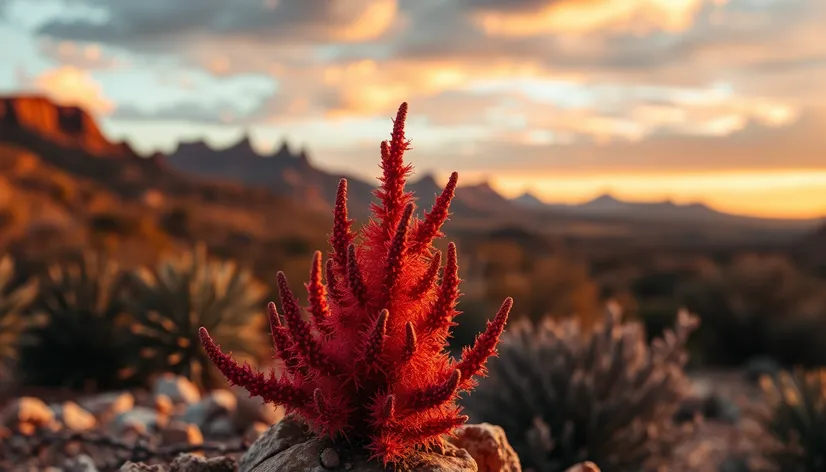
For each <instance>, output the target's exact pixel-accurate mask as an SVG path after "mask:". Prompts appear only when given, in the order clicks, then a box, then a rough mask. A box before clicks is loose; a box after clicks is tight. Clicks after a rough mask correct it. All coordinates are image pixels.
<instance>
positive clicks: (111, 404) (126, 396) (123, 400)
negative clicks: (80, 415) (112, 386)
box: [78, 392, 135, 422]
mask: <svg viewBox="0 0 826 472" xmlns="http://www.w3.org/2000/svg"><path fill="white" fill-rule="evenodd" d="M78 404H79V405H80V407H81V408H83V409H84V410H86V411H88V412H89V413H91V414H93V415H95V417H97V418H98V419H99V420H101V421H102V422H108V421H109V420H111V419H112V418H114V417H116V416H118V415H120V414H121V413H124V412H126V411H129V410H131V409H132V408H134V407H135V396H134V395H132V394H131V393H129V392H111V393H103V394H100V395H95V396H92V397H87V398H83V399H81V400H80V401H78Z"/></svg>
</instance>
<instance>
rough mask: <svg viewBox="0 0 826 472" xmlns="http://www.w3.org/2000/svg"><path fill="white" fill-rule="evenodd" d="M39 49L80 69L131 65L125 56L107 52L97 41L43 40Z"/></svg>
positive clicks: (58, 60)
mask: <svg viewBox="0 0 826 472" xmlns="http://www.w3.org/2000/svg"><path fill="white" fill-rule="evenodd" d="M39 50H40V52H41V53H42V54H43V55H44V56H46V57H47V58H49V59H51V60H53V61H55V62H57V63H59V64H62V65H67V66H73V67H77V68H80V69H86V70H90V69H97V70H100V69H114V68H120V67H126V66H128V65H129V63H128V62H127V61H126V60H124V59H123V58H119V57H115V56H112V55H109V54H107V53H105V52H104V51H103V49H102V48H101V46H100V45H99V44H97V43H86V44H83V43H76V42H73V41H50V40H43V41H41V42H40V44H39Z"/></svg>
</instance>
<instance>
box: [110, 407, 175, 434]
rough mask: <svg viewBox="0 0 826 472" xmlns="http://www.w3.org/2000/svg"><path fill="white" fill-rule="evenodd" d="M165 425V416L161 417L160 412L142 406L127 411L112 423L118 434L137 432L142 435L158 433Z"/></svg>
mask: <svg viewBox="0 0 826 472" xmlns="http://www.w3.org/2000/svg"><path fill="white" fill-rule="evenodd" d="M163 425H164V417H163V416H161V415H159V414H158V412H157V411H155V410H153V409H150V408H146V407H142V406H139V407H135V408H133V409H131V410H129V411H125V412H123V413H121V414H120V415H118V416H117V417H116V418H115V419H114V421H112V426H113V427H114V429H115V431H116V432H117V433H124V432H127V431H135V432H138V433H140V434H145V433H147V432H150V431H156V430H157V429H158V428H159V427H160V426H163Z"/></svg>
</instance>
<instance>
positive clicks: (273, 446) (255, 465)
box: [238, 416, 479, 472]
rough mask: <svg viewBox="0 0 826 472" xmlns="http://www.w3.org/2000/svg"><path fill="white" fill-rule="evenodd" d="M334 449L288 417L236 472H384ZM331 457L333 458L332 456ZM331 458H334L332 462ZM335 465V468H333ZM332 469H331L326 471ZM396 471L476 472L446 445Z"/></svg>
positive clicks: (262, 439)
mask: <svg viewBox="0 0 826 472" xmlns="http://www.w3.org/2000/svg"><path fill="white" fill-rule="evenodd" d="M347 452H349V451H342V450H340V449H339V450H336V449H335V446H334V445H333V444H332V443H331V442H330V441H329V440H328V439H321V438H316V437H314V436H313V435H312V434H310V432H309V430H308V429H307V427H306V425H304V424H303V423H302V422H301V421H300V420H297V419H295V418H292V417H289V416H288V417H286V418H284V419H283V420H282V421H281V422H280V423H278V424H277V425H275V426H273V427H271V428H270V429H269V430H267V432H265V433H264V434H263V435H261V437H260V438H258V440H257V441H255V443H253V444H252V446H251V447H250V449H249V450H248V451H247V453H246V454H244V455H243V456H242V457H241V459H240V461H239V463H238V465H239V471H240V472H294V471H303V472H328V471H330V470H348V471H350V472H385V470H386V468H385V466H384V465H383V464H381V463H380V462H375V461H368V460H366V458H365V457H362V456H361V455H353V456H352V457H350V456H349V455H348V454H347ZM333 456H335V457H333ZM335 459H338V462H337V463H336V461H335ZM334 464H335V465H334ZM328 467H335V468H328ZM400 470H407V471H410V472H478V471H479V469H478V468H477V466H476V462H475V461H474V460H473V458H472V457H471V456H470V454H468V452H467V451H465V450H464V449H459V448H457V447H456V446H454V445H452V444H450V443H446V444H445V450H444V452H443V453H442V452H439V453H437V452H420V453H418V454H416V455H415V456H414V457H411V458H409V459H408V460H407V461H406V462H405V464H404V465H403V466H401V467H400Z"/></svg>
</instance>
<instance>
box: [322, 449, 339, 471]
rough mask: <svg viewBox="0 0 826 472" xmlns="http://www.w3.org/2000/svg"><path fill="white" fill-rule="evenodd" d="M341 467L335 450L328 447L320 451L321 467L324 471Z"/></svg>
mask: <svg viewBox="0 0 826 472" xmlns="http://www.w3.org/2000/svg"><path fill="white" fill-rule="evenodd" d="M339 465H341V459H340V458H339V457H338V452H336V450H335V449H333V448H331V447H328V448H326V449H324V450H323V451H321V466H322V467H324V468H325V469H335V468H336V467H338V466H339Z"/></svg>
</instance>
